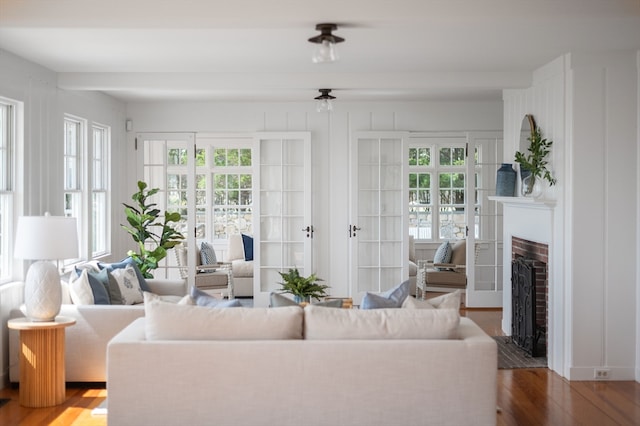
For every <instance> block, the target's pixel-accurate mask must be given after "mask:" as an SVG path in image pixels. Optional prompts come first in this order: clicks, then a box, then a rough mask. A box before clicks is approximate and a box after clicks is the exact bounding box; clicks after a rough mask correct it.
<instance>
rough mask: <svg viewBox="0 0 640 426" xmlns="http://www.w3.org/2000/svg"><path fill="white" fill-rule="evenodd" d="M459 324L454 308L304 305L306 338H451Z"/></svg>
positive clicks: (455, 333)
mask: <svg viewBox="0 0 640 426" xmlns="http://www.w3.org/2000/svg"><path fill="white" fill-rule="evenodd" d="M459 324H460V313H459V312H458V311H457V310H455V309H370V310H362V309H323V308H318V307H316V306H314V305H307V306H306V307H305V308H304V336H305V339H307V340H342V339H344V340H350V339H358V340H366V339H454V338H457V337H458V326H459Z"/></svg>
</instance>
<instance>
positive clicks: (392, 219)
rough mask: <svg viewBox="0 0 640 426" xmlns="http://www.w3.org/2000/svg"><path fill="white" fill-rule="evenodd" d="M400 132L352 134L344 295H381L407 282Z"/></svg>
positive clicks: (403, 161) (357, 297)
mask: <svg viewBox="0 0 640 426" xmlns="http://www.w3.org/2000/svg"><path fill="white" fill-rule="evenodd" d="M405 139H406V137H405V133H404V132H363V133H356V134H355V135H354V137H353V140H352V146H351V158H352V170H351V194H350V197H351V200H352V204H351V223H350V225H349V240H350V250H351V279H350V293H351V297H353V298H354V303H357V304H359V303H360V300H361V299H362V296H363V295H364V293H365V292H381V291H385V290H388V289H390V288H392V287H393V286H395V285H397V284H400V283H401V282H402V281H405V280H407V279H408V278H409V272H408V263H407V262H408V258H409V257H408V238H407V236H408V232H407V230H408V215H407V207H406V202H405V200H406V199H407V197H408V189H407V184H406V180H407V179H406V173H407V172H406V164H407V160H406V159H405V158H404V153H405V143H406V142H405Z"/></svg>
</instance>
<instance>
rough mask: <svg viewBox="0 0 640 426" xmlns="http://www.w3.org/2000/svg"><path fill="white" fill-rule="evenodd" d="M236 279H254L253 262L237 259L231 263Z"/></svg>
mask: <svg viewBox="0 0 640 426" xmlns="http://www.w3.org/2000/svg"><path fill="white" fill-rule="evenodd" d="M231 270H232V271H233V277H234V278H253V260H241V259H236V260H234V261H232V262H231Z"/></svg>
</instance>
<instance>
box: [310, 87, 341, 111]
mask: <svg viewBox="0 0 640 426" xmlns="http://www.w3.org/2000/svg"><path fill="white" fill-rule="evenodd" d="M318 91H319V92H320V96H316V97H315V98H313V99H315V100H317V101H318V104H317V105H316V109H317V110H318V112H329V111H331V110H332V109H333V104H332V103H331V100H332V99H335V98H336V97H335V96H331V95H330V94H329V93H331V89H318Z"/></svg>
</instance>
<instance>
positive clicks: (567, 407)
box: [0, 309, 640, 426]
mask: <svg viewBox="0 0 640 426" xmlns="http://www.w3.org/2000/svg"><path fill="white" fill-rule="evenodd" d="M461 313H462V315H465V316H467V317H469V318H471V319H473V320H474V321H475V322H476V323H478V325H480V326H481V327H482V328H483V329H484V330H485V331H486V332H487V333H488V334H490V335H500V334H502V332H501V330H500V321H501V317H502V313H501V312H500V311H495V310H470V309H462V310H461ZM106 396H107V391H106V389H104V388H101V387H98V386H94V387H91V386H78V385H76V386H67V401H66V402H65V403H64V404H62V405H60V406H57V407H51V408H37V409H36V408H25V407H21V406H20V404H19V403H18V390H17V389H14V388H12V387H8V388H5V389H2V390H0V398H10V399H11V401H9V402H8V403H7V404H5V405H4V406H2V407H0V425H3V426H13V425H34V426H35V425H38V426H39V425H74V426H105V425H106V424H107V419H106V416H92V414H91V411H92V409H93V408H95V407H97V406H98V405H100V403H102V401H104V399H105V398H106ZM498 407H499V408H500V411H499V412H498V421H497V424H498V426H503V425H518V426H527V425H536V426H537V425H554V426H555V425H638V424H640V384H639V383H636V382H633V381H629V382H569V381H567V380H565V379H563V378H562V377H560V376H558V375H557V374H555V373H553V372H551V371H550V370H548V369H544V368H538V369H517V370H498Z"/></svg>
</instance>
